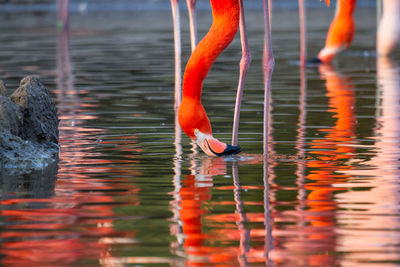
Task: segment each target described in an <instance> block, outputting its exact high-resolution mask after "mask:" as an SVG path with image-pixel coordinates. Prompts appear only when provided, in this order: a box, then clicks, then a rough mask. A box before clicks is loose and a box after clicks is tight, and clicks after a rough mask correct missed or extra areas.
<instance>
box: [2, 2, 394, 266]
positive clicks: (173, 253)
mask: <svg viewBox="0 0 400 267" xmlns="http://www.w3.org/2000/svg"><path fill="white" fill-rule="evenodd" d="M332 12H333V9H329V10H328V9H309V10H308V31H309V35H308V52H309V54H310V55H315V54H316V53H317V51H318V49H319V48H320V47H321V46H322V44H323V39H324V36H325V31H326V29H327V27H328V25H329V20H330V19H327V18H330V17H331V16H332ZM182 16H183V18H182V19H183V23H182V24H183V25H185V26H186V25H188V24H187V23H186V22H187V18H186V16H185V13H182ZM198 16H199V27H200V29H199V33H200V35H204V33H205V32H206V30H207V28H208V27H209V25H210V14H209V13H208V11H207V10H202V11H200V13H199V15H198ZM373 16H375V10H374V9H371V8H363V9H359V10H357V14H356V22H357V26H358V32H357V35H356V37H355V40H354V44H353V45H352V47H351V49H350V50H349V51H347V52H345V53H343V54H342V55H341V56H340V57H339V59H338V60H337V61H336V63H335V64H334V65H333V66H331V67H327V66H325V67H320V68H316V67H315V68H309V69H307V70H306V73H305V74H304V75H301V73H300V70H299V65H298V58H299V34H298V23H297V10H296V9H289V10H284V9H277V10H275V11H274V16H273V48H274V52H275V56H276V66H275V70H274V73H273V79H272V89H273V92H272V109H271V117H270V118H271V121H272V127H271V132H270V136H269V150H270V151H269V158H268V160H267V161H265V162H264V161H263V160H262V156H261V154H262V147H263V146H262V129H263V125H262V117H263V115H262V110H263V99H262V96H263V91H262V88H263V85H262V71H261V67H260V65H261V61H260V59H261V52H262V41H263V40H262V36H263V29H262V14H261V12H259V11H257V10H249V12H248V13H247V20H248V28H249V33H248V34H249V41H250V47H251V49H252V55H253V63H252V66H251V69H250V72H249V75H248V78H247V81H246V91H245V95H244V101H243V107H242V113H241V124H240V135H239V144H240V145H241V146H242V148H243V151H244V152H243V153H242V154H241V155H240V156H239V157H234V158H210V157H207V156H204V154H202V153H201V152H193V151H192V145H191V144H190V141H189V139H188V138H187V137H186V136H184V135H182V138H181V141H180V142H177V143H176V142H175V138H176V137H175V124H174V112H173V86H174V83H173V39H172V38H173V35H172V29H171V18H170V14H169V11H168V10H147V11H140V12H121V11H119V12H116V11H115V12H108V13H105V12H100V11H99V12H90V13H88V14H79V13H74V14H73V15H72V18H71V22H72V25H71V30H70V32H69V35H66V34H61V33H58V32H57V30H56V28H55V20H56V18H55V14H54V13H53V12H49V11H43V12H38V13H37V12H34V13H20V12H16V13H0V29H1V32H2V34H1V35H0V77H1V79H3V80H4V81H5V83H6V85H7V87H8V88H9V89H12V88H16V87H17V86H18V83H19V80H20V79H21V78H22V77H23V76H24V75H28V74H32V73H33V74H37V75H40V77H41V78H42V80H43V82H44V83H45V84H46V86H47V87H48V88H49V89H50V90H51V92H52V93H53V96H54V98H55V100H56V102H57V106H58V110H59V115H60V119H61V122H60V145H61V152H60V161H59V164H58V170H50V171H48V172H49V173H55V172H57V174H56V177H54V175H53V177H51V175H50V178H49V177H48V175H47V176H46V175H41V174H34V175H32V176H29V177H19V178H18V179H17V177H8V179H10V180H11V179H14V180H12V181H16V182H14V184H13V186H9V187H6V186H4V187H3V188H2V191H1V194H2V200H1V201H2V212H1V220H0V226H1V228H0V235H1V239H0V242H1V245H0V255H1V256H0V261H1V265H2V266H99V265H101V266H103V265H104V266H143V265H147V264H154V265H155V266H186V265H193V266H198V265H202V266H210V265H216V266H246V265H248V266H262V265H265V264H271V265H276V266H348V265H356V266H361V265H365V266H368V265H370V266H380V265H382V266H396V265H398V264H399V262H400V250H399V240H400V231H399V228H400V227H399V226H400V220H399V211H398V210H399V204H398V203H399V199H398V196H397V194H398V191H399V188H400V187H399V182H398V176H399V152H400V147H399V141H398V140H399V136H400V131H399V129H400V127H399V124H398V122H399V121H400V120H399V115H398V114H399V110H400V106H399V97H400V96H399V90H400V88H399V87H400V80H399V71H400V69H399V67H398V64H399V62H398V61H397V60H396V58H398V53H397V54H395V56H394V57H393V59H382V60H379V61H378V62H376V60H377V59H376V57H375V53H374V50H375V47H374V44H375V41H374V40H375V25H374V23H375V20H374V19H370V18H372V17H373ZM188 37H189V36H188V29H187V28H186V27H185V28H184V32H183V42H184V46H183V52H184V55H183V57H184V62H186V60H187V58H188V56H189V50H190V48H189V40H188ZM68 44H69V45H68ZM240 53H241V51H240V43H239V40H238V38H236V39H235V41H234V42H233V44H232V45H231V46H230V47H229V48H228V49H227V50H226V51H225V52H224V53H223V54H222V56H221V57H220V58H219V59H218V61H217V62H216V64H215V66H214V67H213V69H212V71H211V73H210V76H209V78H208V79H207V81H206V82H205V89H204V105H205V107H206V109H207V111H208V114H209V116H210V119H211V121H212V124H213V128H214V133H215V136H216V137H217V138H219V139H221V140H223V141H225V142H229V140H230V136H231V127H232V114H233V104H234V98H235V90H236V85H237V78H236V77H237V75H238V62H239V60H240V56H241V54H240ZM178 137H179V136H178ZM180 146H181V147H182V154H180V153H177V150H178V152H179V149H180ZM3 179H4V178H3Z"/></svg>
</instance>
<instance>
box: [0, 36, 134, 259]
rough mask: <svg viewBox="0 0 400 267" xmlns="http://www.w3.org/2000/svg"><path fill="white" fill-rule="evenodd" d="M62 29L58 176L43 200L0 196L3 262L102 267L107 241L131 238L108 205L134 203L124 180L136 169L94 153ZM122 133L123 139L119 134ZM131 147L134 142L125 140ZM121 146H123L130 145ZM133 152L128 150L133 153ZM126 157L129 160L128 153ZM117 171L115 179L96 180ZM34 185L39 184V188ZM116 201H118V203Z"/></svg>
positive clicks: (93, 139) (108, 248) (107, 252)
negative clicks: (95, 266)
mask: <svg viewBox="0 0 400 267" xmlns="http://www.w3.org/2000/svg"><path fill="white" fill-rule="evenodd" d="M68 35H69V32H68V31H67V30H63V31H61V32H60V33H59V39H58V50H57V53H58V57H57V69H58V77H57V84H58V90H57V91H56V93H57V100H58V109H59V113H60V119H61V122H60V147H61V150H60V154H59V160H60V161H59V171H58V180H57V181H56V182H55V190H54V192H49V195H52V197H50V198H41V199H29V198H20V199H19V198H16V199H6V200H2V201H1V204H2V207H3V209H2V213H1V215H2V217H4V218H5V219H4V220H5V221H6V225H4V226H3V229H4V231H2V232H1V233H0V237H1V239H2V243H1V248H0V254H1V255H2V257H1V259H0V263H1V265H2V266H63V265H65V264H71V263H80V264H83V263H84V262H86V264H85V265H92V264H94V263H96V262H97V264H98V263H99V262H101V263H102V265H105V266H107V265H108V263H107V259H108V258H110V257H111V256H112V255H111V253H110V251H111V247H112V246H113V245H115V244H118V243H119V242H121V240H122V242H125V243H126V242H133V241H132V240H133V238H134V236H135V233H134V232H122V231H118V230H116V229H115V228H114V226H113V222H114V221H115V218H116V217H117V216H118V214H116V213H115V211H114V208H115V207H121V206H133V205H139V204H140V202H139V198H138V197H137V194H138V192H139V188H138V187H137V186H135V185H133V184H132V183H131V182H129V177H132V176H133V175H137V174H138V172H137V171H136V170H132V168H125V169H123V168H116V167H114V166H115V165H116V164H115V163H119V162H113V161H111V160H108V159H105V158H106V157H105V156H104V155H102V154H101V153H99V152H95V146H96V144H97V143H96V136H98V135H100V134H102V133H104V130H103V129H98V128H89V127H85V125H84V123H85V121H87V120H92V119H95V117H94V116H88V115H84V113H87V108H88V107H86V105H85V104H84V103H83V102H82V100H81V97H80V94H81V93H82V92H78V91H77V90H76V89H75V88H74V86H73V74H72V66H71V62H70V56H69V36H68ZM126 138H128V137H126ZM128 139H129V140H130V141H126V142H125V144H126V143H129V142H131V143H135V142H136V141H135V139H136V138H135V137H131V138H128ZM132 147H134V146H132ZM132 147H129V146H126V145H125V146H124V147H123V150H126V151H130V150H136V148H132ZM132 152H135V151H132ZM127 161H129V162H130V163H134V161H133V160H132V159H131V158H130V159H128V160H127ZM102 173H117V174H118V175H119V176H120V178H108V179H105V178H102V177H101V174H102ZM37 190H41V189H40V188H39V189H37ZM116 198H117V199H123V201H121V202H120V203H119V202H118V201H116Z"/></svg>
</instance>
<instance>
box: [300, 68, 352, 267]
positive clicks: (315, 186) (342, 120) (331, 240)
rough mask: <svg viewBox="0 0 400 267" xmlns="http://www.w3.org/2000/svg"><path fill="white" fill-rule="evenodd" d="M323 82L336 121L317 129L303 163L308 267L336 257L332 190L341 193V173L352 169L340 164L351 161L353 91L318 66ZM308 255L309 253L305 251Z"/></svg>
mask: <svg viewBox="0 0 400 267" xmlns="http://www.w3.org/2000/svg"><path fill="white" fill-rule="evenodd" d="M319 71H320V73H321V75H322V76H323V77H324V78H325V79H326V89H327V96H328V98H329V108H330V109H329V110H328V111H329V112H330V113H332V117H333V118H335V119H336V122H335V125H334V126H333V127H331V128H329V129H320V130H319V132H321V133H323V134H324V138H321V139H314V140H313V141H312V143H311V145H310V148H311V149H313V150H314V151H311V152H310V154H314V155H315V157H314V158H313V160H309V161H307V162H306V166H307V167H308V168H310V169H311V172H310V173H309V174H308V175H307V176H306V179H308V180H310V182H307V183H306V184H305V189H306V190H308V191H310V192H309V194H308V196H307V200H306V209H307V214H308V215H307V216H306V217H305V220H306V221H307V222H308V223H309V224H310V225H311V227H310V229H309V230H308V231H309V233H308V237H307V240H305V242H306V244H305V248H312V250H311V255H310V256H309V258H308V264H309V265H311V266H333V265H335V264H337V262H336V260H337V257H336V256H335V255H332V254H330V253H329V252H331V251H334V250H335V247H336V241H335V240H336V237H335V233H336V232H335V229H336V227H335V217H336V210H337V203H336V201H335V200H334V199H333V193H334V192H335V191H340V190H343V189H344V188H342V187H340V186H339V184H340V183H343V182H345V181H346V180H347V179H348V178H349V175H347V174H343V173H341V172H342V171H344V170H349V169H351V168H352V166H349V165H346V164H344V162H346V161H349V160H351V159H352V158H354V152H355V151H354V146H352V144H353V143H354V136H355V125H356V118H355V114H354V106H355V92H354V87H353V85H352V82H351V80H350V79H349V78H348V77H346V76H343V75H340V74H338V73H337V72H335V70H334V69H333V67H332V66H331V65H321V66H320V67H319ZM309 252H310V251H309Z"/></svg>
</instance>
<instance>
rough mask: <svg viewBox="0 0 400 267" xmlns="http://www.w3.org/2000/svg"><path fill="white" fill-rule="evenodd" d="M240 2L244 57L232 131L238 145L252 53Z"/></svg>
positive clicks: (241, 38)
mask: <svg viewBox="0 0 400 267" xmlns="http://www.w3.org/2000/svg"><path fill="white" fill-rule="evenodd" d="M239 3H240V22H239V29H240V42H241V44H242V58H241V60H240V74H239V84H238V89H237V95H236V104H235V113H234V117H233V131H232V145H234V146H237V143H238V142H237V140H238V132H239V116H240V105H241V103H242V95H243V88H244V80H245V78H246V75H247V70H248V69H249V67H250V63H251V55H250V49H249V43H248V40H247V34H246V22H245V18H244V10H243V0H239Z"/></svg>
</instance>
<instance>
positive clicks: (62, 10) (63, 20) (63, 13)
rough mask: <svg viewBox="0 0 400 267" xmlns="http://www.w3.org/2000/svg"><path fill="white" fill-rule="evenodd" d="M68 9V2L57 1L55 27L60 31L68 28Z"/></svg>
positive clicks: (67, 0) (66, 0)
mask: <svg viewBox="0 0 400 267" xmlns="http://www.w3.org/2000/svg"><path fill="white" fill-rule="evenodd" d="M68 7H69V0H57V15H58V20H57V27H58V28H60V29H65V28H67V27H68V24H69V18H68Z"/></svg>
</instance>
